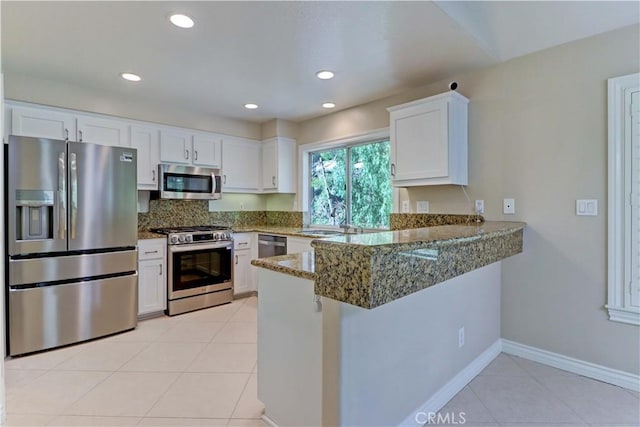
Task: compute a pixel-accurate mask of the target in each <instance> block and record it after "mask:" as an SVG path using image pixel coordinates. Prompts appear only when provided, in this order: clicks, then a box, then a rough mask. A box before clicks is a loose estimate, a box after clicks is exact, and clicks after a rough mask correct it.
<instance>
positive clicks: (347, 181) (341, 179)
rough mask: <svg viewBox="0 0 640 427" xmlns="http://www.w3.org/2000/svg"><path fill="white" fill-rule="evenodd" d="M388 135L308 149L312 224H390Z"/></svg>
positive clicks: (386, 225)
mask: <svg viewBox="0 0 640 427" xmlns="http://www.w3.org/2000/svg"><path fill="white" fill-rule="evenodd" d="M389 159H390V144H389V138H388V137H386V138H384V139H381V140H375V141H371V140H369V141H366V142H358V143H353V144H345V145H342V146H335V145H334V146H331V147H328V148H326V149H321V150H317V151H310V152H309V153H308V160H309V164H308V172H309V175H308V185H309V187H308V191H309V193H308V194H309V214H310V223H311V224H312V225H324V226H340V225H343V224H349V225H352V226H355V227H363V228H388V227H389V214H390V213H391V207H392V190H391V175H390V168H389Z"/></svg>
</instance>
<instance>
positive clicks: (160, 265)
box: [158, 264, 162, 276]
mask: <svg viewBox="0 0 640 427" xmlns="http://www.w3.org/2000/svg"><path fill="white" fill-rule="evenodd" d="M158 267H160V276H162V264H158Z"/></svg>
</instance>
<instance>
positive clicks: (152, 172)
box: [151, 169, 156, 182]
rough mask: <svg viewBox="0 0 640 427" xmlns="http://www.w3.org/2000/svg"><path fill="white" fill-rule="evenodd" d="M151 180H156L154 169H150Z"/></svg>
mask: <svg viewBox="0 0 640 427" xmlns="http://www.w3.org/2000/svg"><path fill="white" fill-rule="evenodd" d="M151 181H153V182H156V170H155V169H152V170H151Z"/></svg>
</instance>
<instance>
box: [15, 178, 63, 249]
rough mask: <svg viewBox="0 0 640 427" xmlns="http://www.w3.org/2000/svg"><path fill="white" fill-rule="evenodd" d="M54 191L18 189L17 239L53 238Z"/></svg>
mask: <svg viewBox="0 0 640 427" xmlns="http://www.w3.org/2000/svg"><path fill="white" fill-rule="evenodd" d="M53 195H54V192H53V191H47V190H16V223H15V227H16V240H43V239H52V238H53V209H54V204H55V201H54V196H53Z"/></svg>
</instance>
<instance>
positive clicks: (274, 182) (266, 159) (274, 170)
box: [262, 141, 278, 190]
mask: <svg viewBox="0 0 640 427" xmlns="http://www.w3.org/2000/svg"><path fill="white" fill-rule="evenodd" d="M277 188H278V142H277V141H269V142H263V143H262V189H263V190H276V189H277Z"/></svg>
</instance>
